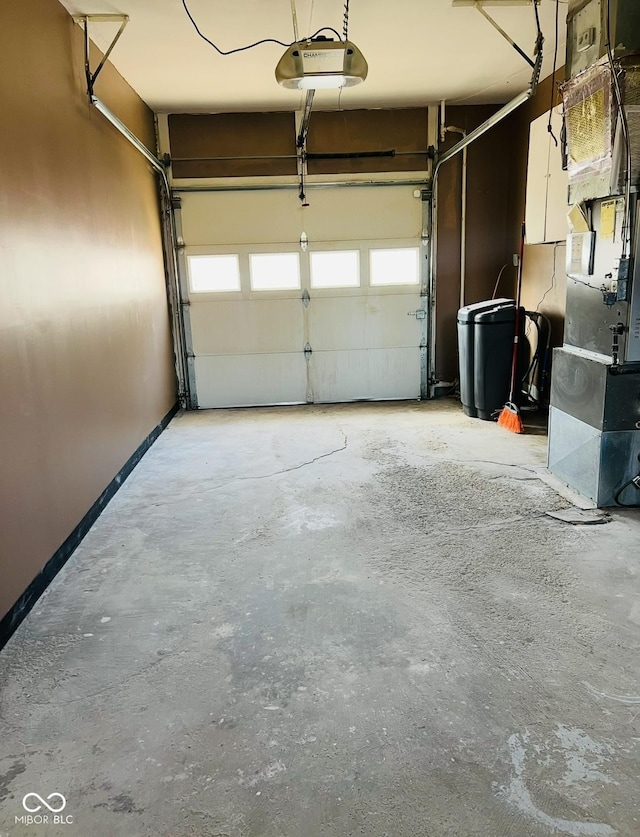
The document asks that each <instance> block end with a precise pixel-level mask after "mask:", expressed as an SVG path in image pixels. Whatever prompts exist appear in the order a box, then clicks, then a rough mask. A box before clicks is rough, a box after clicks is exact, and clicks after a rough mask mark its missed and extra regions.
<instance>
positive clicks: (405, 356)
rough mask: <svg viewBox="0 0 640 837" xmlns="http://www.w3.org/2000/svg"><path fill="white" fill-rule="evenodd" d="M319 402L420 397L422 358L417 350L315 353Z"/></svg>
mask: <svg viewBox="0 0 640 837" xmlns="http://www.w3.org/2000/svg"><path fill="white" fill-rule="evenodd" d="M309 373H310V384H311V392H312V395H313V400H314V401H315V402H325V403H330V402H336V401H354V400H359V399H372V400H378V399H394V398H396V399H398V398H401V399H405V398H420V357H419V354H418V353H417V352H416V351H415V349H413V348H407V349H363V350H360V351H329V352H316V351H314V352H313V355H312V358H311V363H310V365H309Z"/></svg>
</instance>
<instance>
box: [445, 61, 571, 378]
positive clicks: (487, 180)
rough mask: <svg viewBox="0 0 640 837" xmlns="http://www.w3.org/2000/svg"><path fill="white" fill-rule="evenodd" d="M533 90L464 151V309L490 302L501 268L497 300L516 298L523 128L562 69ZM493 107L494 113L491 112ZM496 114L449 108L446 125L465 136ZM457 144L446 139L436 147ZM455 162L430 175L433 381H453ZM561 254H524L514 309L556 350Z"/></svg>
mask: <svg viewBox="0 0 640 837" xmlns="http://www.w3.org/2000/svg"><path fill="white" fill-rule="evenodd" d="M555 80H556V83H555V84H553V82H552V78H551V76H549V77H548V78H547V79H545V80H544V81H543V82H542V83H541V84H540V85H539V87H538V90H537V93H536V95H535V96H534V97H533V98H532V99H531V100H530V101H529V102H527V103H526V104H525V105H523V106H522V107H521V108H520V109H519V110H517V111H515V112H514V113H513V114H512V115H511V116H510V117H509V118H508V119H505V120H504V122H502V123H499V124H498V125H496V126H495V127H494V128H491V129H490V130H489V131H488V132H487V133H486V134H485V135H484V136H483V137H481V138H480V139H478V140H476V142H475V143H472V145H470V146H469V150H468V169H467V248H466V254H467V269H466V274H467V279H466V293H465V303H466V304H471V303H473V302H479V301H481V300H483V299H490V298H491V295H492V294H493V289H494V286H495V282H496V279H497V276H498V272H499V271H500V268H501V267H502V265H504V264H507V265H508V266H507V267H506V269H505V270H504V272H503V274H502V279H501V281H500V286H499V288H498V292H497V295H498V296H511V295H514V294H515V292H516V288H515V284H516V282H515V279H516V271H515V269H514V268H513V267H512V256H513V254H514V253H517V252H518V249H519V242H520V230H521V225H522V222H523V220H524V211H525V193H526V183H527V158H528V151H529V126H530V124H531V122H532V121H533V120H534V119H536V118H537V117H538V116H541V115H542V114H543V113H545V112H547V111H548V110H549V108H550V106H551V96H552V92H553V94H554V106H555V105H557V104H558V103H559V102H560V98H559V95H558V92H557V86H558V83H561V82H562V81H564V68H561V69H559V70H558V71H557V73H556V75H555ZM496 107H497V106H496ZM495 109H496V108H495V107H491V106H486V107H481V106H470V107H449V108H447V109H446V123H447V125H456V126H458V127H461V128H464V129H466V130H467V131H469V130H470V129H471V128H474V127H475V126H476V125H479V124H480V123H481V122H483V121H484V120H485V119H486V118H487V117H488V116H489V115H490V114H491V113H492V112H493V111H494V110H495ZM459 139H460V136H459V135H451V136H449V137H448V138H447V140H446V141H445V143H444V144H443V145H442V146H441V147H442V148H448V147H449V146H451V145H453V144H454V143H455V142H457V141H458V140H459ZM461 171H462V156H461V155H458V156H457V157H455V158H453V159H452V160H451V161H449V162H448V163H445V164H444V165H443V167H442V169H441V171H440V174H439V176H438V215H437V223H438V249H437V261H436V275H437V295H436V303H437V304H436V374H437V377H438V378H439V379H441V380H453V379H454V378H456V377H457V376H458V367H457V342H456V341H457V335H456V312H457V309H458V306H459V299H460V230H461V223H460V215H461V210H460V188H461ZM564 258H565V247H564V243H561V244H534V245H527V246H526V247H525V253H524V260H523V282H522V304H523V305H524V306H525V308H527V310H533V311H536V310H538V311H540V312H541V313H543V314H545V315H546V316H547V317H549V319H550V320H551V324H552V338H553V345H555V346H557V345H561V344H562V334H563V328H564V313H565V288H566V274H565V271H564Z"/></svg>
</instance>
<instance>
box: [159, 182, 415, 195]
mask: <svg viewBox="0 0 640 837" xmlns="http://www.w3.org/2000/svg"><path fill="white" fill-rule="evenodd" d="M305 185H306V188H307V189H339V188H354V187H355V188H357V187H362V188H370V187H372V186H375V187H376V188H378V187H380V186H420V187H421V188H424V179H423V180H342V181H334V180H332V181H330V182H329V181H327V182H324V183H306V184H305ZM298 188H299V185H298V184H297V183H246V184H239V185H235V186H232V185H227V184H225V183H223V184H216V185H214V186H174V188H173V192H174V194H176V195H179V194H181V193H187V192H285V191H288V192H292V191H295V190H296V189H298Z"/></svg>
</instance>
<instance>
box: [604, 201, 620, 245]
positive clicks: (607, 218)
mask: <svg viewBox="0 0 640 837" xmlns="http://www.w3.org/2000/svg"><path fill="white" fill-rule="evenodd" d="M617 203H618V202H617V201H604V202H603V204H602V206H601V207H600V235H601V236H602V238H613V237H614V235H615V232H616V205H617Z"/></svg>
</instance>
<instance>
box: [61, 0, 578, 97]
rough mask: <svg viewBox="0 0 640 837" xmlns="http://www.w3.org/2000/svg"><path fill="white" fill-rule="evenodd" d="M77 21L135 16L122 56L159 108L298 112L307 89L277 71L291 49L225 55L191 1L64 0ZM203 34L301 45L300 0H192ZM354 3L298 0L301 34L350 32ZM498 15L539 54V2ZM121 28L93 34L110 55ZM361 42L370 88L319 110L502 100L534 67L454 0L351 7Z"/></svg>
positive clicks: (122, 67) (368, 1)
mask: <svg viewBox="0 0 640 837" xmlns="http://www.w3.org/2000/svg"><path fill="white" fill-rule="evenodd" d="M62 3H63V5H64V6H65V7H66V8H67V9H68V11H69V12H71V13H72V14H82V13H87V14H115V13H123V14H127V15H129V17H130V21H129V24H128V26H127V28H126V29H125V31H124V34H123V35H122V38H121V39H120V41H119V42H118V43H117V45H116V47H115V49H114V51H113V53H112V55H111V60H112V62H113V63H114V64H115V66H116V68H117V69H118V70H119V71H120V73H121V74H122V75H123V76H124V78H125V79H126V80H127V81H128V82H129V83H130V84H131V86H132V87H133V88H134V89H135V90H136V91H137V92H138V93H139V95H140V96H141V97H142V98H143V99H144V100H145V101H146V102H147V104H148V105H149V106H150V107H151V108H153V110H155V111H158V112H179V111H182V112H211V111H242V110H295V109H297V108H299V107H300V105H301V101H302V95H303V94H301V93H300V92H299V91H291V90H285V89H284V88H282V87H280V86H279V85H278V84H277V82H276V81H275V77H274V69H275V66H276V64H277V62H278V59H279V58H280V56H281V55H282V53H283V52H284V48H283V47H281V46H278V45H277V44H264V45H262V46H258V47H256V48H255V49H251V50H248V51H246V52H241V53H237V54H235V55H230V56H226V57H222V56H220V55H218V54H217V53H216V52H215V51H214V50H213V48H212V47H211V46H209V45H208V44H207V43H205V42H204V41H203V40H202V39H200V38H199V37H198V35H197V33H196V32H195V30H194V28H193V26H192V24H191V23H190V21H189V19H188V18H187V16H186V14H185V11H184V9H183V6H182V2H181V0H62ZM187 4H188V6H189V9H190V11H191V13H192V15H193V17H194V18H195V20H196V21H197V23H198V25H199V27H200V29H201V31H202V32H203V33H205V34H206V35H207V36H208V37H209V38H210V39H211V40H213V41H214V42H215V43H216V44H217V45H218V46H219V47H220V48H221V49H223V50H228V49H232V48H234V47H239V46H244V45H246V44H249V43H252V42H254V41H257V40H260V39H262V38H277V39H278V40H281V41H284V42H287V43H289V42H291V41H293V40H294V38H293V28H292V16H291V4H290V0H187ZM343 8H344V3H343V0H296V9H297V17H298V24H299V30H300V35H301V36H303V35H308V34H311V33H313V32H315V31H316V30H317V29H319V28H320V27H323V26H331V27H333V28H335V29H337V30H338V31H339V32H342V22H343ZM559 8H560V38H559V41H560V42H559V53H558V56H559V57H558V66H562V64H564V53H565V44H564V38H565V29H566V27H565V17H566V8H567V6H566V3H562V2H561V3H560V6H559ZM555 9H556V0H540V6H539V10H540V19H541V23H542V28H543V33H544V35H545V48H544V56H545V60H544V65H543V72H542V77H543V78H544V77H545V76H547V75H549V74H550V73H551V70H552V64H553V51H554V46H555ZM487 11H488V12H490V13H491V15H492V16H493V17H494V18H495V19H496V20H497V21H498V23H499V24H500V25H501V26H502V28H503V29H505V30H506V31H507V32H508V33H509V35H510V36H511V37H512V38H513V39H514V40H515V41H516V43H518V44H519V45H520V46H521V47H522V48H523V49H524V50H525V51H526V52H527V53H528V54H529V55H532V52H533V46H534V42H535V22H534V14H533V7H532V5H522V4H520V5H511V4H510V3H509V0H501V2H499V0H493V3H491V4H490V3H488V2H487ZM115 29H117V27H114V26H113V24H111V23H95V24H92V25H91V27H90V32H91V37H92V39H93V40H94V41H95V42H96V44H97V45H98V46H99V47H101V48H103V49H104V48H105V47H106V46H107V45H108V44H109V42H110V40H111V37H112V35H113V33H114V31H115ZM349 38H350V39H351V40H352V41H354V42H355V43H356V44H357V46H358V47H359V48H360V49H361V50H362V52H363V53H364V55H365V57H366V59H367V61H368V63H369V76H368V78H367V79H366V81H365V82H364V83H363V84H361V85H358V86H357V87H354V88H349V89H345V90H343V91H342V92H341V94H340V100H339V99H338V95H339V94H338V91H319V92H318V93H317V95H316V103H315V106H314V107H316V108H318V107H319V108H323V107H324V108H332V109H333V108H336V107H338V106H339V107H342V108H354V107H368V108H371V107H374V108H375V107H402V106H414V105H425V104H433V103H435V102H439V101H441V100H442V99H446V100H447V102H450V103H465V104H478V103H499V102H505V101H508V100H509V99H510V98H512V97H513V96H514V95H515V94H516V93H519V92H520V91H522V90H524V89H525V88H526V86H527V84H528V82H529V79H530V76H531V70H530V68H529V67H528V65H527V64H526V63H525V61H524V60H523V59H522V58H521V57H520V56H519V55H518V54H517V53H516V52H515V50H514V49H513V48H512V47H511V46H510V45H509V44H508V43H507V41H506V40H504V39H503V37H502V36H501V35H500V34H499V33H498V32H497V31H496V30H495V29H494V28H493V27H492V26H491V25H490V24H489V23H488V21H486V20H485V19H484V18H483V17H482V15H481V14H480V13H479V12H478V11H477V9H475V8H473V6H462V7H453V6H452V2H451V0H351V9H350V20H349Z"/></svg>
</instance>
